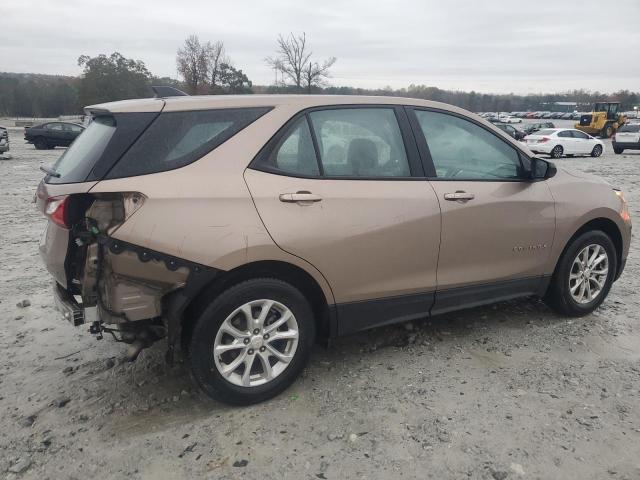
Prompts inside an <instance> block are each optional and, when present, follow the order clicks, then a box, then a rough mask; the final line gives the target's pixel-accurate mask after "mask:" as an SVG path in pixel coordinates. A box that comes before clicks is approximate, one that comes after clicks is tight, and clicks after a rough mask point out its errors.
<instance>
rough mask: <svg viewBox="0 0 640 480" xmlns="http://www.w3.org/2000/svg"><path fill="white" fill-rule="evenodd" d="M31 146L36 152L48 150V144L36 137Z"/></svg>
mask: <svg viewBox="0 0 640 480" xmlns="http://www.w3.org/2000/svg"><path fill="white" fill-rule="evenodd" d="M33 146H34V147H36V150H47V149H48V148H49V144H48V143H47V141H46V140H45V139H44V138H42V137H37V138H36V139H34V140H33Z"/></svg>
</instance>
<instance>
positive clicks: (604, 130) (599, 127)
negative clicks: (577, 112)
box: [575, 102, 627, 138]
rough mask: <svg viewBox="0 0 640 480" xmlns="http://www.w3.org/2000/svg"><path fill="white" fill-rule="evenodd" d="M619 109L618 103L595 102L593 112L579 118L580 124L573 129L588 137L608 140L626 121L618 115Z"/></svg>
mask: <svg viewBox="0 0 640 480" xmlns="http://www.w3.org/2000/svg"><path fill="white" fill-rule="evenodd" d="M619 109H620V102H596V103H595V104H594V105H593V111H592V112H591V113H587V114H585V115H582V116H580V122H579V123H576V125H575V127H576V129H577V130H582V131H583V132H585V133H588V134H589V135H600V136H601V137H604V138H609V137H610V136H611V135H613V134H614V133H616V130H618V127H621V126H622V125H624V124H625V122H626V121H627V118H626V117H625V116H624V115H623V114H621V113H618V110H619Z"/></svg>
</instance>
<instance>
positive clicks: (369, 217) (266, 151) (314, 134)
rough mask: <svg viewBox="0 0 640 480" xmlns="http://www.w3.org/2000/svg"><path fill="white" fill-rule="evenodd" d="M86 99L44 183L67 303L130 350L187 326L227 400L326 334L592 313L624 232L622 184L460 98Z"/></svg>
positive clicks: (54, 258) (63, 305) (205, 376)
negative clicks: (532, 302)
mask: <svg viewBox="0 0 640 480" xmlns="http://www.w3.org/2000/svg"><path fill="white" fill-rule="evenodd" d="M87 113H89V114H93V115H94V116H95V119H94V121H93V122H92V123H91V124H90V125H89V127H87V132H86V134H84V135H81V136H80V137H79V138H78V140H77V141H76V142H74V143H73V144H72V145H71V147H70V148H69V149H68V150H67V151H66V152H65V153H64V155H62V156H61V157H60V159H59V160H58V161H57V162H56V164H55V165H53V167H52V168H46V167H43V168H44V169H45V171H46V172H47V175H46V177H45V178H44V180H43V181H42V182H41V183H40V185H39V187H38V191H37V203H38V208H39V209H40V211H41V212H42V213H43V214H44V215H45V216H46V218H47V227H46V228H47V231H46V233H45V235H43V236H42V240H41V242H42V243H41V245H40V252H41V256H42V258H43V260H44V263H45V265H46V266H47V269H48V270H49V272H50V273H51V275H52V277H53V278H54V279H55V282H54V284H55V290H54V291H55V298H56V299H57V300H56V302H57V305H58V308H59V309H60V310H61V311H63V312H65V314H66V318H67V319H68V320H69V321H70V322H72V323H73V324H74V325H81V324H83V323H87V324H89V325H90V332H92V333H94V334H96V335H100V334H101V333H103V332H111V333H113V334H114V337H116V338H117V339H118V340H120V341H124V342H127V343H129V344H130V345H131V348H132V354H135V353H136V352H138V353H139V351H140V350H141V349H142V348H144V347H148V346H150V345H151V344H152V343H153V342H154V341H159V340H161V339H164V340H165V342H166V345H167V348H168V352H167V353H168V358H171V352H173V351H174V349H175V348H179V347H180V345H183V346H184V348H185V359H186V361H187V362H188V364H189V365H190V367H191V370H192V373H193V377H194V379H195V380H196V382H197V383H198V384H199V385H200V386H201V387H202V389H203V390H204V391H205V392H207V393H208V394H209V395H211V396H212V397H214V398H217V399H219V400H222V401H225V402H229V403H235V404H249V403H255V402H260V401H263V400H266V399H268V398H271V397H273V396H275V395H277V394H279V393H280V392H282V391H283V390H284V389H285V388H287V387H288V386H289V385H290V384H291V383H292V382H293V381H294V380H295V379H296V377H297V376H298V375H299V374H300V372H301V371H302V370H303V368H304V366H305V363H306V361H307V359H308V357H309V354H310V352H311V350H312V347H313V344H314V338H316V336H322V337H323V338H331V337H335V336H340V335H348V334H353V333H356V332H360V331H363V330H366V329H369V328H373V327H376V326H381V325H388V324H391V323H394V322H400V321H402V322H404V321H408V320H412V319H421V318H425V317H429V316H431V315H437V314H440V313H444V312H450V311H453V310H458V309H462V308H468V307H471V306H477V305H481V304H489V303H494V302H498V301H502V300H505V299H512V298H516V297H526V296H540V297H543V298H545V300H546V301H547V302H548V303H549V304H550V305H551V306H552V307H553V308H554V309H556V310H557V311H558V312H560V313H561V314H563V315H568V316H584V315H587V314H589V313H591V312H593V311H594V310H595V309H596V308H597V307H598V306H599V305H600V304H601V303H602V302H603V301H604V300H605V298H606V297H607V294H608V293H609V290H610V288H611V286H612V284H613V282H614V281H615V280H616V279H617V278H618V277H619V276H620V274H621V273H622V270H623V268H624V265H625V261H626V258H627V254H628V251H629V241H630V237H631V222H630V218H629V211H628V208H627V205H626V202H625V201H624V197H623V195H622V193H621V192H620V191H619V190H616V189H614V188H612V186H611V185H610V184H608V183H606V182H605V181H603V180H601V179H598V178H595V177H585V176H582V175H571V174H569V173H567V172H565V171H564V170H563V169H559V168H556V167H555V166H554V165H553V164H552V163H550V162H547V161H545V160H543V159H540V158H537V157H535V156H532V155H531V152H530V151H529V150H528V149H526V148H525V146H524V145H523V144H521V143H519V142H516V141H514V140H513V139H512V138H510V137H508V136H506V135H504V134H503V133H502V132H500V131H499V130H498V129H497V128H496V127H494V126H492V125H491V124H489V123H487V122H485V121H483V120H482V119H480V118H478V117H477V116H476V115H471V114H470V113H469V112H467V111H465V110H463V109H460V108H456V107H453V106H450V105H446V104H442V103H437V102H429V101H425V100H418V99H409V98H395V97H363V96H330V95H238V96H233V95H231V96H227V95H224V96H223V95H220V96H218V95H212V96H203V97H171V98H154V99H151V98H147V99H140V100H129V101H127V102H114V103H107V104H102V105H94V106H92V107H87ZM334 147H335V148H334ZM587 191H588V192H589V194H588V195H585V194H584V192H587ZM38 281H39V279H38ZM527 334H528V333H527ZM523 335H524V333H523ZM76 337H77V335H72V334H69V335H68V339H67V341H68V342H73V341H75V340H76ZM69 350H70V348H69ZM354 355H355V354H354ZM307 383H308V382H307ZM107 388H108V387H107ZM312 394H313V393H312V392H309V395H312Z"/></svg>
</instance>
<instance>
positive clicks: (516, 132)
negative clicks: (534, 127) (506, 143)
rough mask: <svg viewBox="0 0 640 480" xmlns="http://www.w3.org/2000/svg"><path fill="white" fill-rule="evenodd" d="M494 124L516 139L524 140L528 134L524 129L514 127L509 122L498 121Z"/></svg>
mask: <svg viewBox="0 0 640 480" xmlns="http://www.w3.org/2000/svg"><path fill="white" fill-rule="evenodd" d="M494 125H495V126H496V127H498V128H499V129H500V130H502V131H504V132H507V133H508V134H509V135H510V136H511V137H513V138H515V139H516V140H522V139H523V138H524V137H525V135H526V134H525V133H524V132H523V131H522V130H518V129H517V128H515V127H512V126H511V125H509V124H507V123H496V124H494Z"/></svg>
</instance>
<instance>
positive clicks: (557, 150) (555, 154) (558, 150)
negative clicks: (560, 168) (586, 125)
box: [549, 145, 564, 158]
mask: <svg viewBox="0 0 640 480" xmlns="http://www.w3.org/2000/svg"><path fill="white" fill-rule="evenodd" d="M563 152H564V149H563V148H562V145H556V146H555V147H553V150H551V153H550V154H549V155H550V156H551V158H560V157H562V154H563Z"/></svg>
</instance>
